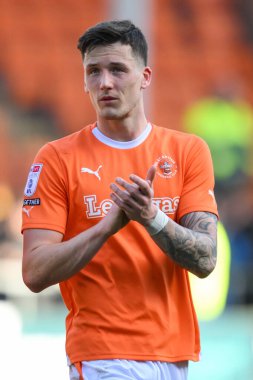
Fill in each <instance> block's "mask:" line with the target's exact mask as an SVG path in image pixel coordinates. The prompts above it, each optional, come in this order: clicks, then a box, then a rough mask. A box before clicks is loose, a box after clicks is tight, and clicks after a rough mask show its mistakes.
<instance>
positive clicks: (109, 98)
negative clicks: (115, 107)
mask: <svg viewBox="0 0 253 380" xmlns="http://www.w3.org/2000/svg"><path fill="white" fill-rule="evenodd" d="M114 100H117V98H115V97H113V96H102V97H101V98H100V99H99V101H100V102H105V103H108V102H113V101H114Z"/></svg>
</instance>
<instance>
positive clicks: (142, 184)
mask: <svg viewBox="0 0 253 380" xmlns="http://www.w3.org/2000/svg"><path fill="white" fill-rule="evenodd" d="M129 178H130V179H131V181H133V182H134V183H135V184H136V185H138V187H139V189H140V191H141V192H142V194H144V195H147V196H151V195H152V194H151V191H150V185H149V183H148V182H147V181H146V180H145V179H143V178H140V177H139V176H137V175H135V174H131V175H130V176H129Z"/></svg>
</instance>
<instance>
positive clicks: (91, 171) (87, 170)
mask: <svg viewBox="0 0 253 380" xmlns="http://www.w3.org/2000/svg"><path fill="white" fill-rule="evenodd" d="M101 168H102V165H99V167H98V168H97V170H96V171H94V170H91V169H89V168H81V173H89V174H94V175H95V176H96V177H97V179H98V180H99V181H101V177H100V175H99V174H98V172H99V170H100V169H101Z"/></svg>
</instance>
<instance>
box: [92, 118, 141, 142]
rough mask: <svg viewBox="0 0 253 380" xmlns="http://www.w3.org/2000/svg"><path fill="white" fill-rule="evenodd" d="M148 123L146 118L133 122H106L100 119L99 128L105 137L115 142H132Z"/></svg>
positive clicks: (126, 120) (124, 120)
mask: <svg viewBox="0 0 253 380" xmlns="http://www.w3.org/2000/svg"><path fill="white" fill-rule="evenodd" d="M147 124H148V122H147V119H146V117H145V116H144V115H143V117H141V118H139V119H138V120H133V119H132V118H124V119H123V120H104V119H101V118H99V117H98V122H97V127H98V129H99V130H100V132H102V133H103V134H104V135H105V136H107V137H109V138H110V139H112V140H115V141H131V140H134V139H136V138H137V137H138V136H140V135H141V134H142V132H143V131H144V130H145V128H146V126H147Z"/></svg>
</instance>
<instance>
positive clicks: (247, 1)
mask: <svg viewBox="0 0 253 380" xmlns="http://www.w3.org/2000/svg"><path fill="white" fill-rule="evenodd" d="M233 4H234V8H235V14H236V15H237V16H238V17H239V21H240V23H241V28H242V32H243V37H244V39H245V40H246V41H247V42H248V43H250V44H253V2H252V0H233Z"/></svg>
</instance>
